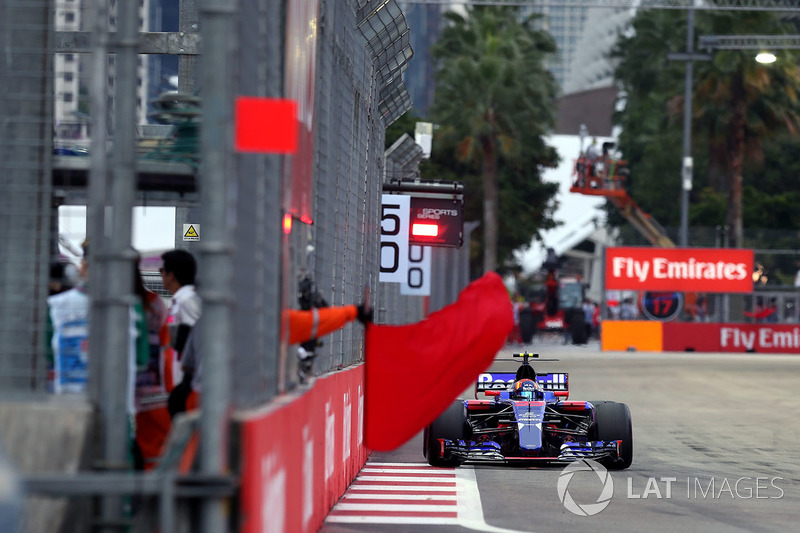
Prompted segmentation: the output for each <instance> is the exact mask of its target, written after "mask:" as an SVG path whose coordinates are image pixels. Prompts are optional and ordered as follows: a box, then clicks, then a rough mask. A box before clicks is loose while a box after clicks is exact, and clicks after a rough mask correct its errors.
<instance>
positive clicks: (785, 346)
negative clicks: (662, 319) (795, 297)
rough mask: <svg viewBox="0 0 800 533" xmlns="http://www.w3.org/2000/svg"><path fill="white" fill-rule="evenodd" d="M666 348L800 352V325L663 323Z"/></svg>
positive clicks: (677, 349) (676, 349) (675, 349)
mask: <svg viewBox="0 0 800 533" xmlns="http://www.w3.org/2000/svg"><path fill="white" fill-rule="evenodd" d="M663 327H664V345H663V346H664V348H663V350H664V351H672V352H683V351H687V350H693V351H696V352H759V353H800V326H797V325H788V324H764V323H760V324H698V323H691V322H667V323H665V324H664V326H663Z"/></svg>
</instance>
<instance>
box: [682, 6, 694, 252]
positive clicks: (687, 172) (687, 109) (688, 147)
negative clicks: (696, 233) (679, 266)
mask: <svg viewBox="0 0 800 533" xmlns="http://www.w3.org/2000/svg"><path fill="white" fill-rule="evenodd" d="M686 13H687V24H686V54H687V55H688V59H687V60H686V82H685V87H684V91H685V93H684V99H683V160H682V165H681V235H680V243H681V247H684V248H685V247H687V246H688V245H689V193H690V191H691V190H692V167H693V163H692V92H693V91H692V85H693V84H694V78H693V74H694V63H693V62H692V55H693V54H694V7H693V6H690V7H689V9H688V10H687V12H686Z"/></svg>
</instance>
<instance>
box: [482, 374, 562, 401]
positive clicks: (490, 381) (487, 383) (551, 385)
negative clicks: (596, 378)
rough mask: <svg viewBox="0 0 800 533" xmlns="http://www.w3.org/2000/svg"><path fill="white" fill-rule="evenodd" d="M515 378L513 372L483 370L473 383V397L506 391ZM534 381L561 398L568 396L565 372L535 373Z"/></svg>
mask: <svg viewBox="0 0 800 533" xmlns="http://www.w3.org/2000/svg"><path fill="white" fill-rule="evenodd" d="M515 378H516V374H515V373H514V372H483V373H482V374H480V375H479V376H478V381H477V382H476V383H475V397H476V398H477V397H478V393H479V392H482V393H484V394H487V395H490V396H492V395H496V394H499V393H500V392H502V391H507V390H509V387H510V386H511V384H512V383H514V379H515ZM536 383H538V384H539V386H540V387H541V388H542V389H543V390H546V391H550V392H553V393H555V395H556V396H558V397H559V398H560V399H562V400H566V399H567V398H569V374H568V373H566V372H552V373H549V374H536Z"/></svg>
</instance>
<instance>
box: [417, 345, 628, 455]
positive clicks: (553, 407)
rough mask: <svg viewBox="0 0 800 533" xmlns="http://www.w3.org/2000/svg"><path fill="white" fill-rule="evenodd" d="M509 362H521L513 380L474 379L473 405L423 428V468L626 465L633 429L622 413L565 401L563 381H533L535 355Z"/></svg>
mask: <svg viewBox="0 0 800 533" xmlns="http://www.w3.org/2000/svg"><path fill="white" fill-rule="evenodd" d="M514 357H521V358H523V361H522V365H521V366H520V368H519V369H518V370H517V372H516V373H505V372H485V373H483V374H481V375H480V376H479V377H478V382H477V383H476V386H475V397H476V399H475V400H457V401H456V402H454V403H453V404H452V405H451V406H450V407H448V408H447V409H446V410H445V411H444V412H443V413H442V414H441V415H440V416H439V417H438V418H437V419H436V420H434V421H433V423H431V424H430V425H429V426H428V427H427V428H425V431H424V437H423V453H424V455H425V458H426V459H427V460H428V463H429V464H431V465H432V466H441V467H453V466H459V465H461V464H463V463H464V462H466V461H495V462H504V463H512V462H522V463H525V462H530V463H534V462H545V463H547V462H568V461H575V460H578V459H593V460H596V461H599V462H600V463H601V464H603V465H604V466H606V467H607V468H610V469H625V468H628V467H629V466H630V465H631V462H632V461H633V427H632V424H631V413H630V409H629V408H628V406H627V405H625V404H624V403H617V402H608V401H591V402H587V401H570V400H569V399H568V398H569V374H566V373H543V374H540V373H537V372H536V371H535V370H534V369H533V367H532V366H531V364H530V363H529V358H538V357H539V355H538V354H530V353H519V354H514ZM479 393H483V395H484V398H483V399H478V394H479Z"/></svg>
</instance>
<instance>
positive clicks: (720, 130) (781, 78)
mask: <svg viewBox="0 0 800 533" xmlns="http://www.w3.org/2000/svg"><path fill="white" fill-rule="evenodd" d="M711 30H712V31H713V32H714V33H719V34H723V33H727V34H757V33H762V34H763V33H769V34H777V33H795V32H796V30H795V29H794V28H793V27H792V26H790V25H788V24H781V22H780V21H779V20H778V19H777V18H776V15H774V14H772V13H763V12H762V13H752V14H749V15H748V16H747V17H741V16H735V15H733V14H731V13H726V14H717V15H715V16H714V17H713V18H712V19H711ZM697 79H698V83H697V84H696V87H695V94H696V101H697V104H696V107H695V111H694V120H695V121H696V127H698V128H702V130H704V131H705V132H707V135H708V139H709V148H710V156H711V165H712V166H713V167H714V168H715V169H717V170H719V171H720V172H721V173H722V175H724V176H726V178H727V179H726V189H727V191H726V192H727V195H728V212H727V220H726V223H727V224H728V226H729V227H730V228H731V230H732V231H731V246H733V247H741V246H743V245H744V242H743V241H744V237H743V234H744V225H743V222H742V181H743V176H742V168H743V165H744V161H745V158H746V157H747V158H750V159H754V160H761V159H763V156H764V152H763V143H764V139H766V138H772V137H774V136H775V135H777V134H778V133H779V132H782V131H788V132H789V133H791V134H792V135H797V133H798V132H800V107H799V106H798V95H797V90H798V88H799V87H800V67H798V64H797V56H796V54H793V53H790V52H788V51H785V52H783V53H781V54H780V60H779V61H777V62H776V63H774V64H772V65H762V64H759V63H756V62H755V61H754V60H753V51H728V50H724V51H719V52H717V53H716V54H714V58H713V61H712V62H710V63H708V64H702V65H700V66H699V67H698V72H697Z"/></svg>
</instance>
